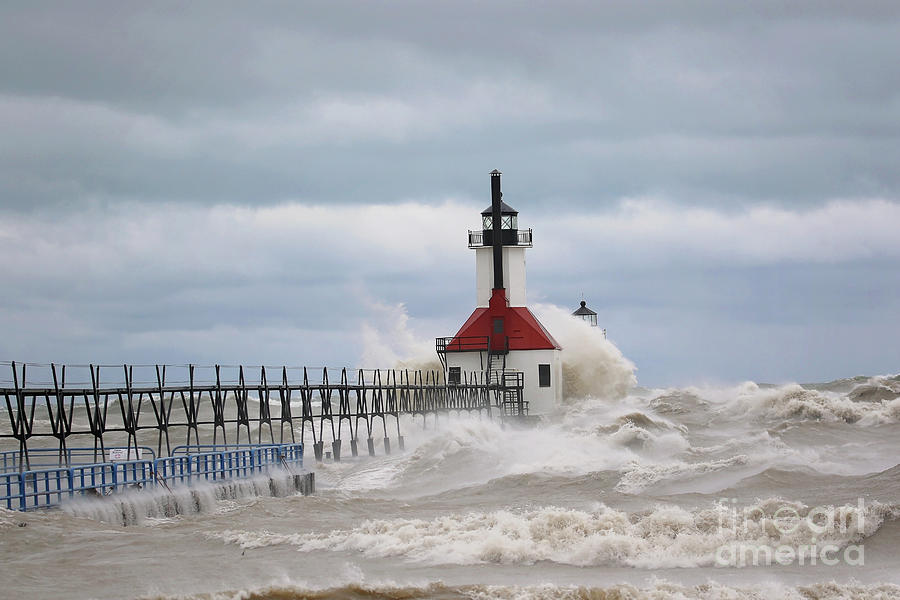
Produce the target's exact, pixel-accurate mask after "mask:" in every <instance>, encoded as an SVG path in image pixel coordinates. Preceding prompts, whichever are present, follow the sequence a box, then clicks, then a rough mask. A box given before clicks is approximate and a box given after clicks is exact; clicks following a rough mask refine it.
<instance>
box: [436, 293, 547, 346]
mask: <svg viewBox="0 0 900 600" xmlns="http://www.w3.org/2000/svg"><path fill="white" fill-rule="evenodd" d="M497 292H499V294H498V293H497ZM504 292H505V290H494V297H492V298H491V306H490V308H476V309H475V312H473V313H472V316H470V317H469V319H468V320H467V321H466V322H465V323H464V324H463V326H462V327H460V329H459V331H458V332H456V335H455V336H453V341H452V342H451V343H450V346H449V347H448V350H451V348H452V347H453V345H454V344H455V345H456V346H457V347H458V348H459V347H464V346H465V345H466V344H464V343H463V344H460V342H459V341H458V338H465V337H479V336H480V337H488V336H491V335H493V319H494V317H503V320H504V333H503V335H504V336H508V337H509V349H510V350H554V349H555V350H559V349H561V346H560V345H559V343H557V341H556V340H555V339H553V336H552V335H550V333H549V332H548V331H547V330H546V329H545V328H544V326H543V325H541V322H540V321H538V320H537V317H535V316H534V315H533V314H531V311H530V310H528V308H526V307H524V306H507V305H506V304H507V303H506V298H505V295H504ZM495 347H496V346H495Z"/></svg>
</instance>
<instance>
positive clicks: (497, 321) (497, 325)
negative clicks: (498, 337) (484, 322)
mask: <svg viewBox="0 0 900 600" xmlns="http://www.w3.org/2000/svg"><path fill="white" fill-rule="evenodd" d="M494 333H503V317H494Z"/></svg>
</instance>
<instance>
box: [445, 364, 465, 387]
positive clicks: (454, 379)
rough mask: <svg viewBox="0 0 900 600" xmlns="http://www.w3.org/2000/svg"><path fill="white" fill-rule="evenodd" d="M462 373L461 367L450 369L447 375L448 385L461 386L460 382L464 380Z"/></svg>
mask: <svg viewBox="0 0 900 600" xmlns="http://www.w3.org/2000/svg"><path fill="white" fill-rule="evenodd" d="M460 371H461V367H450V371H449V373H447V383H448V384H449V385H459V382H460V381H461V380H462V377H461V373H460Z"/></svg>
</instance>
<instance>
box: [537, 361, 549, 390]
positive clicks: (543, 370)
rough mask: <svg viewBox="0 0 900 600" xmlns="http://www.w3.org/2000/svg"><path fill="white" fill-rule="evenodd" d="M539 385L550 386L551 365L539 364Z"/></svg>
mask: <svg viewBox="0 0 900 600" xmlns="http://www.w3.org/2000/svg"><path fill="white" fill-rule="evenodd" d="M538 385H540V386H541V387H550V365H538Z"/></svg>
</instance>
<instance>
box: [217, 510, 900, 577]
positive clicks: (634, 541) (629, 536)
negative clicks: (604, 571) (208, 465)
mask: <svg viewBox="0 0 900 600" xmlns="http://www.w3.org/2000/svg"><path fill="white" fill-rule="evenodd" d="M785 507H788V508H789V509H791V510H793V511H796V512H797V514H798V515H800V517H802V518H805V517H806V516H807V515H809V518H810V519H813V518H814V517H813V516H812V515H811V513H810V512H809V511H810V507H807V506H805V505H803V504H801V503H797V502H787V501H784V500H780V499H777V498H771V499H768V500H765V501H762V502H760V503H759V504H757V505H755V506H753V507H749V508H748V509H746V510H743V511H733V510H732V508H731V507H729V506H727V505H725V504H717V505H715V506H713V507H711V508H707V509H700V510H695V511H688V510H685V509H683V508H678V507H675V506H657V507H655V508H653V509H652V510H650V511H648V512H636V513H627V512H624V511H620V510H615V509H612V508H609V507H607V506H604V505H599V506H598V507H597V509H596V510H593V511H590V512H588V511H580V510H571V509H564V508H557V507H543V508H539V509H534V510H522V511H512V510H497V511H492V512H472V513H467V514H453V515H445V516H440V517H437V518H434V519H431V520H424V519H385V520H381V519H373V520H368V521H365V522H364V523H362V524H361V525H360V526H359V527H355V528H353V529H345V530H336V531H331V532H328V533H312V534H311V533H276V532H270V531H237V530H227V531H222V532H219V533H216V534H212V537H214V538H219V539H222V540H224V541H226V542H228V543H232V544H237V545H240V546H241V547H242V548H259V547H263V546H272V545H280V544H290V545H293V546H296V547H297V548H298V549H299V550H301V551H303V552H313V551H351V552H362V553H364V554H365V555H366V556H369V557H390V556H398V557H403V558H405V559H408V560H411V561H415V562H423V563H427V564H432V565H439V564H459V565H469V564H479V563H498V564H533V563H535V562H537V561H552V562H556V563H563V564H571V565H577V566H592V565H608V566H613V565H617V566H630V567H638V568H647V569H656V568H668V567H700V566H712V565H714V564H715V561H716V551H717V549H718V548H720V547H722V546H726V545H728V544H734V543H746V544H753V545H754V546H758V547H768V548H775V547H778V546H785V545H786V546H790V547H793V548H797V547H800V546H802V545H809V544H812V543H816V542H818V543H819V544H825V543H832V544H836V545H838V546H844V545H846V544H849V543H853V542H857V541H860V540H862V539H864V538H867V537H869V536H871V535H872V534H874V533H875V532H876V531H877V530H878V528H879V527H880V526H881V524H882V523H883V521H884V520H885V519H886V518H895V517H896V516H898V514H900V513H898V510H897V509H896V508H895V507H891V506H888V505H884V504H878V503H874V504H870V505H868V506H865V507H859V506H852V505H847V506H842V507H830V508H832V509H833V510H834V514H833V523H831V525H833V526H832V527H824V526H823V527H821V528H819V529H814V528H812V527H806V526H798V527H796V528H795V529H794V530H793V531H792V530H790V528H786V527H782V528H779V527H778V526H777V525H776V522H775V520H774V518H775V515H776V513H777V511H778V510H779V509H783V508H785ZM816 523H817V524H819V525H822V523H820V522H819V521H816Z"/></svg>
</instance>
